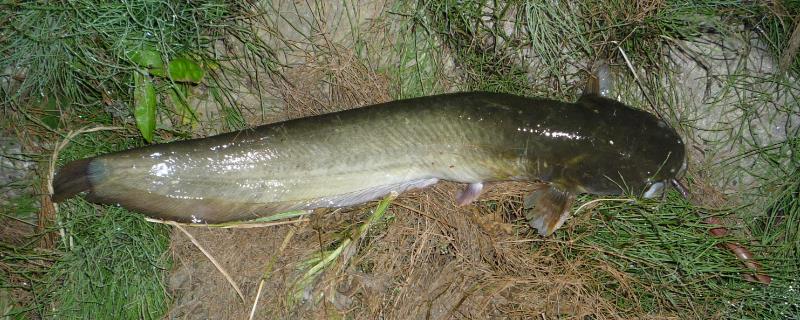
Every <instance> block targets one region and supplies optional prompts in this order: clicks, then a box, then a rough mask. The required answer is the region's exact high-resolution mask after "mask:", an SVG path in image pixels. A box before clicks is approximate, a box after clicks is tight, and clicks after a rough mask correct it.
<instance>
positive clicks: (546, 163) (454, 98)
mask: <svg viewBox="0 0 800 320" xmlns="http://www.w3.org/2000/svg"><path fill="white" fill-rule="evenodd" d="M684 159H685V150H684V144H683V142H682V141H681V138H680V137H679V136H678V135H677V133H676V132H675V130H673V129H672V128H671V127H670V126H669V125H667V124H666V123H665V122H663V121H661V120H659V119H657V118H656V117H654V116H652V115H651V114H649V113H647V112H644V111H641V110H636V109H633V108H630V107H628V106H625V105H624V104H622V103H620V102H617V101H614V100H611V99H607V98H603V97H599V96H595V95H588V96H584V97H583V98H581V99H580V100H579V101H578V102H576V103H566V102H559V101H554V100H546V99H533V98H526V97H519V96H514V95H508V94H500V93H487V92H470V93H455V94H444V95H437V96H429V97H422V98H415V99H407V100H399V101H393V102H389V103H383V104H377V105H372V106H367V107H363V108H358V109H351V110H345V111H341V112H336V113H330V114H325V115H320V116H314V117H307V118H301V119H295V120H290V121H285V122H279V123H273V124H268V125H264V126H260V127H256V128H253V129H248V130H243V131H238V132H231V133H226V134H222V135H218V136H213V137H208V138H203V139H194V140H186V141H179V142H173V143H165V144H159V145H152V146H147V147H143V148H138V149H132V150H127V151H122V152H117V153H112V154H107V155H102V156H98V157H95V158H91V159H84V160H79V161H76V162H73V163H69V164H67V165H66V166H65V167H64V168H62V169H61V171H60V172H59V175H58V176H57V178H56V180H55V183H54V187H55V195H54V200H56V201H60V200H63V199H65V198H68V197H70V196H73V195H75V194H77V193H79V192H82V191H88V195H87V198H88V199H89V200H90V201H94V202H98V203H107V204H120V205H122V206H124V207H126V208H130V209H133V210H137V211H140V212H142V213H145V214H148V215H150V216H153V217H157V218H162V219H167V220H175V221H194V222H225V221H232V220H247V219H253V218H257V217H261V216H266V215H271V214H274V213H278V212H282V211H287V210H297V209H314V208H320V207H343V206H350V205H355V204H359V203H363V202H366V201H369V200H373V199H376V198H378V197H381V196H383V195H386V194H388V193H390V192H403V191H405V190H408V189H412V188H424V187H426V186H429V185H432V184H434V183H436V182H437V181H439V180H449V181H455V182H462V183H467V184H469V187H468V188H467V189H466V190H465V191H464V192H462V194H461V195H460V196H459V199H458V203H459V204H466V203H469V202H470V201H472V200H474V199H475V198H477V197H478V196H479V194H480V191H481V188H482V186H483V184H482V183H483V182H489V181H507V180H516V181H544V182H549V183H550V190H549V191H548V192H547V193H545V194H543V196H542V195H539V196H536V197H534V198H535V199H533V200H532V201H531V203H532V204H534V205H537V206H538V208H539V209H538V211H536V210H534V211H535V212H534V214H533V215H532V216H531V217H530V218H531V221H532V225H533V226H534V227H536V228H537V229H539V232H540V233H541V234H545V235H546V234H550V233H552V231H553V230H555V229H556V228H557V227H558V226H560V224H561V223H563V220H564V219H565V217H564V216H563V214H562V213H563V212H558V211H559V210H562V209H561V207H563V206H564V203H565V201H568V200H569V199H570V198H571V197H574V194H575V193H592V194H622V193H631V194H634V195H639V196H648V197H652V196H655V195H657V194H658V193H659V191H660V190H661V189H663V187H664V186H666V185H668V184H669V182H670V181H672V180H673V179H675V177H677V176H679V175H680V174H682V170H684V169H685V161H684ZM537 219H538V220H537ZM534 221H539V222H540V223H539V224H536V223H534ZM559 221H560V222H559Z"/></svg>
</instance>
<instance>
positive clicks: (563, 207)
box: [525, 185, 575, 237]
mask: <svg viewBox="0 0 800 320" xmlns="http://www.w3.org/2000/svg"><path fill="white" fill-rule="evenodd" d="M574 200H575V194H573V193H570V192H567V191H561V190H559V189H558V188H556V187H555V186H552V185H551V186H550V187H548V188H546V189H541V190H537V191H534V192H533V193H531V194H530V195H529V196H527V197H525V208H526V209H528V208H530V209H531V210H529V211H528V212H527V213H526V214H525V217H526V218H528V224H530V226H531V227H533V228H535V229H536V230H538V231H539V234H540V235H542V236H545V237H546V236H549V235H551V234H552V233H553V231H555V230H556V229H558V228H560V227H561V225H562V224H564V221H566V220H567V218H569V212H570V209H571V207H572V202H573V201H574Z"/></svg>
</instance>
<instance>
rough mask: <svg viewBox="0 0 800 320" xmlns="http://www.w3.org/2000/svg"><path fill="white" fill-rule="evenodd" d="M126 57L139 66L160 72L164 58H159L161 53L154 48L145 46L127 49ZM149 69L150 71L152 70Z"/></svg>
mask: <svg viewBox="0 0 800 320" xmlns="http://www.w3.org/2000/svg"><path fill="white" fill-rule="evenodd" d="M128 58H129V59H131V61H132V62H133V63H135V64H136V65H138V66H139V67H142V68H147V69H156V70H161V73H163V69H164V60H162V59H161V53H160V52H158V51H157V50H155V49H152V48H147V47H145V48H141V49H139V50H131V51H128ZM150 71H151V73H152V71H153V70H150ZM156 72H158V71H156Z"/></svg>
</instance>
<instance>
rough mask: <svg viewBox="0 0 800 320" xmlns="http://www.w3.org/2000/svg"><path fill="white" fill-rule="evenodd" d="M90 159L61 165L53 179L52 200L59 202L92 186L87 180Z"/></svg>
mask: <svg viewBox="0 0 800 320" xmlns="http://www.w3.org/2000/svg"><path fill="white" fill-rule="evenodd" d="M91 162H92V159H81V160H76V161H72V162H70V163H67V164H66V165H65V166H63V167H61V169H60V170H58V173H57V174H56V177H55V179H53V201H54V202H61V201H64V200H67V199H69V198H72V197H74V196H75V195H76V194H78V193H81V192H83V191H88V190H89V189H91V188H92V183H91V182H90V181H89V164H90V163H91Z"/></svg>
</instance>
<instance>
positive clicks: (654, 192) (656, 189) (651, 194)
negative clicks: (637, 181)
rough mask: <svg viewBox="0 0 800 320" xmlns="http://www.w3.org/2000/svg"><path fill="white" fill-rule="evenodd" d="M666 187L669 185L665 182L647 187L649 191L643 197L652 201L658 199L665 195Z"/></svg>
mask: <svg viewBox="0 0 800 320" xmlns="http://www.w3.org/2000/svg"><path fill="white" fill-rule="evenodd" d="M666 185H667V184H666V182H665V181H656V182H653V183H651V184H650V185H649V186H648V187H647V190H645V191H644V194H643V195H642V197H644V198H645V199H652V198H655V197H658V196H660V195H662V194H664V187H665V186H666Z"/></svg>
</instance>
